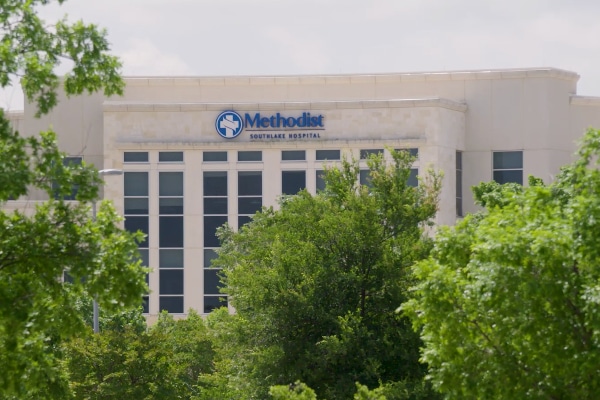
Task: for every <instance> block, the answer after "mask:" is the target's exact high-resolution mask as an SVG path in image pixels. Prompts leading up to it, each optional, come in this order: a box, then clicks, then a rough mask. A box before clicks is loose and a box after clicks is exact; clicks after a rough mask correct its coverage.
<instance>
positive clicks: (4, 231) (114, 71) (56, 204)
mask: <svg viewBox="0 0 600 400" xmlns="http://www.w3.org/2000/svg"><path fill="white" fill-rule="evenodd" d="M48 3H50V1H48V0H30V1H23V0H5V1H2V2H1V5H0V35H1V40H0V86H2V87H6V86H7V85H10V84H11V82H12V81H13V80H14V79H15V78H20V79H21V84H22V86H23V89H24V91H25V94H26V96H27V98H28V99H29V100H30V101H32V102H34V103H36V104H37V105H38V112H39V113H40V114H41V113H45V112H48V111H49V110H50V109H51V108H52V106H54V105H55V104H56V99H57V96H56V92H57V90H60V83H61V82H64V87H63V89H64V91H65V92H66V93H67V95H76V94H80V93H82V92H84V91H95V90H99V89H104V91H105V93H106V94H108V95H110V94H118V93H120V92H121V91H122V88H123V81H122V80H121V78H120V77H119V67H120V64H119V62H118V60H117V59H116V58H114V57H113V56H110V55H109V54H108V52H107V51H108V44H107V41H106V38H105V33H104V32H103V31H101V30H99V29H98V28H96V27H95V26H93V25H85V24H83V23H82V22H77V23H74V24H72V25H70V24H69V23H68V22H67V21H66V20H62V21H60V22H58V23H56V24H54V25H47V24H45V23H44V22H43V21H42V20H40V18H39V17H38V16H37V14H36V12H37V7H39V6H43V5H46V4H48ZM59 3H62V1H59ZM64 59H68V60H71V62H72V63H73V64H72V65H73V68H72V70H71V71H70V72H68V73H67V74H66V76H65V77H64V80H62V81H61V79H59V78H58V77H57V75H56V73H55V67H56V66H58V65H59V63H60V62H61V61H62V60H64ZM63 157H64V155H63V154H62V153H61V152H60V151H59V150H58V147H57V143H56V137H55V135H54V133H52V132H42V133H40V135H39V136H37V137H28V138H23V137H21V136H19V134H18V133H17V132H14V130H13V129H12V127H11V126H10V124H9V123H8V121H7V119H6V117H5V115H4V113H3V112H2V111H1V110H0V207H2V206H5V205H6V202H7V201H9V200H11V199H17V198H18V197H19V196H24V195H26V194H27V193H28V191H29V190H32V189H33V190H41V191H44V192H46V193H47V195H48V197H49V198H50V200H49V201H47V202H40V203H39V204H37V205H36V206H35V207H31V208H30V209H29V210H26V211H14V212H9V211H7V210H6V209H3V210H1V211H0V366H1V372H2V373H0V397H2V398H19V399H21V398H61V399H63V398H68V396H69V388H68V385H67V379H66V376H65V370H64V368H63V367H62V363H61V361H60V360H61V357H62V355H61V352H60V343H61V342H62V341H63V340H65V339H66V338H69V337H72V336H74V335H78V334H81V333H82V332H83V331H84V329H85V326H84V322H83V318H82V316H81V315H80V314H78V313H77V309H76V307H75V303H76V301H75V300H76V299H77V298H79V297H80V296H82V295H84V294H86V295H88V296H94V297H96V298H97V299H98V301H99V303H100V304H101V306H102V308H104V309H106V310H115V309H117V308H119V307H123V306H133V305H139V303H140V301H141V296H142V294H143V293H144V292H145V291H146V290H147V288H146V285H145V283H144V274H145V272H146V271H145V269H144V268H142V267H140V264H139V262H138V261H136V260H137V258H138V254H137V244H136V239H137V240H140V239H141V237H140V236H139V235H132V234H129V233H127V232H124V231H122V230H121V229H119V228H118V227H117V226H116V225H115V224H116V223H117V222H118V221H119V217H118V216H117V214H116V213H115V210H114V209H113V208H112V207H111V206H110V205H109V204H107V203H102V204H101V205H100V208H99V212H98V215H97V221H93V220H92V219H91V214H90V202H95V201H96V200H97V199H98V186H99V185H100V184H101V180H100V178H99V176H98V173H97V171H96V170H95V169H94V168H93V167H92V166H88V165H82V166H65V165H63V162H62V161H63ZM74 188H77V200H79V202H75V203H74V202H67V201H64V200H63V198H64V196H67V195H70V194H71V193H73V190H74ZM54 197H56V198H57V199H58V200H53V198H54ZM65 270H68V271H69V274H70V275H71V277H72V278H73V283H72V284H71V285H64V284H63V283H62V282H61V277H62V274H63V271H65Z"/></svg>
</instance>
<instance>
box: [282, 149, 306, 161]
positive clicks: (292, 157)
mask: <svg viewBox="0 0 600 400" xmlns="http://www.w3.org/2000/svg"><path fill="white" fill-rule="evenodd" d="M281 160H282V161H304V160H306V151H305V150H282V151H281Z"/></svg>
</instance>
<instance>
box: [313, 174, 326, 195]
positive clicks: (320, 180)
mask: <svg viewBox="0 0 600 400" xmlns="http://www.w3.org/2000/svg"><path fill="white" fill-rule="evenodd" d="M315 180H316V188H317V192H320V191H323V190H325V186H326V185H325V170H322V169H318V170H316V171H315Z"/></svg>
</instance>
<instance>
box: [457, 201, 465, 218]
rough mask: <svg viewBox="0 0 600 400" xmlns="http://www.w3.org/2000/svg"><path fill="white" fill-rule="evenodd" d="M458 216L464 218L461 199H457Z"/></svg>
mask: <svg viewBox="0 0 600 400" xmlns="http://www.w3.org/2000/svg"><path fill="white" fill-rule="evenodd" d="M456 215H457V216H458V217H462V216H463V205H462V199H461V198H459V197H457V198H456Z"/></svg>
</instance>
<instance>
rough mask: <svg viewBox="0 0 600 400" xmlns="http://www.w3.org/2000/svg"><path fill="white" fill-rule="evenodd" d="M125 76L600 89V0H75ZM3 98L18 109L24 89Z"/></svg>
mask: <svg viewBox="0 0 600 400" xmlns="http://www.w3.org/2000/svg"><path fill="white" fill-rule="evenodd" d="M43 9H44V10H43V11H42V15H43V16H44V18H46V19H47V20H48V21H52V20H54V19H56V18H58V17H60V16H63V15H64V14H68V15H69V19H71V20H73V21H74V20H77V19H83V20H84V21H85V22H90V23H96V24H98V25H100V26H102V27H105V28H106V29H107V30H108V37H109V40H110V42H111V43H112V48H113V51H114V53H115V54H116V55H118V56H120V57H121V59H122V60H123V63H124V68H123V73H124V74H125V75H128V76H130V75H291V74H340V73H341V74H346V73H379V72H413V71H449V70H472V69H494V68H522V67H557V68H563V69H567V70H571V71H575V72H577V73H579V74H580V76H581V78H580V80H579V85H578V93H579V94H582V95H593V96H600V23H599V22H598V18H599V17H600V0H568V1H567V0H502V1H495V0H371V1H367V0H363V1H359V0H302V1H296V0H210V1H209V0H118V1H117V0H69V1H67V2H66V3H64V4H63V5H62V6H60V7H59V6H52V7H43ZM2 96H3V98H0V102H2V100H3V101H4V104H10V106H9V107H10V108H12V109H15V108H22V105H20V104H21V102H22V100H21V97H20V96H19V93H18V91H16V90H13V91H10V90H9V91H5V93H3V94H2Z"/></svg>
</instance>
